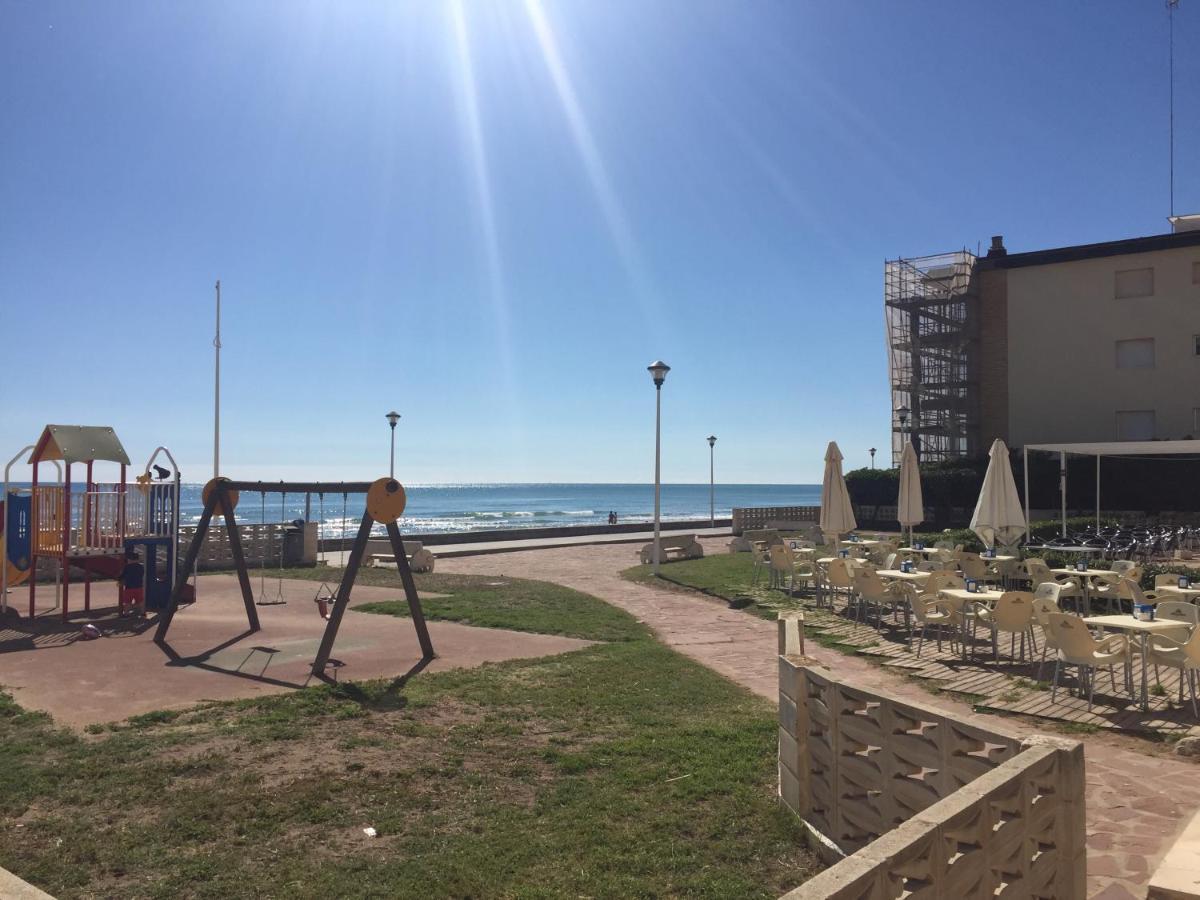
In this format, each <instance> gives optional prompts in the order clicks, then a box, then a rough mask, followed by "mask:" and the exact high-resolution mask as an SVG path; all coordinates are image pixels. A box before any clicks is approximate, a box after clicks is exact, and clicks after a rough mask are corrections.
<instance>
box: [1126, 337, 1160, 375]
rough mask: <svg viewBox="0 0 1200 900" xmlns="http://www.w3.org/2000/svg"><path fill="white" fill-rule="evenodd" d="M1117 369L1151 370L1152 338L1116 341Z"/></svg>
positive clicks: (1152, 363)
mask: <svg viewBox="0 0 1200 900" xmlns="http://www.w3.org/2000/svg"><path fill="white" fill-rule="evenodd" d="M1117 368H1118V369H1153V368H1154V338H1135V339H1134V340H1131V341H1117Z"/></svg>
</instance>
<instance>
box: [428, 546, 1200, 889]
mask: <svg viewBox="0 0 1200 900" xmlns="http://www.w3.org/2000/svg"><path fill="white" fill-rule="evenodd" d="M704 543H705V544H706V550H707V551H708V552H710V553H714V552H724V551H725V547H724V543H726V542H723V541H720V540H715V539H713V540H706V541H705V542H704ZM636 561H637V560H636V557H635V554H634V551H633V550H631V549H630V548H629V547H628V546H623V545H609V546H590V547H571V548H560V549H547V550H539V551H536V552H529V551H526V552H516V553H507V554H505V555H504V556H473V557H460V558H457V559H449V560H446V561H445V563H444V565H439V567H438V571H439V572H461V573H477V574H489V575H509V576H515V577H524V578H538V579H542V580H545V581H553V582H555V583H557V584H562V585H565V586H567V587H572V588H575V589H577V590H580V591H584V592H586V593H589V594H592V595H593V596H596V597H600V598H601V599H603V600H606V601H608V602H609V603H612V604H613V605H614V606H618V607H620V608H622V609H625V610H628V611H629V612H630V613H632V614H633V615H635V616H636V617H637V618H638V619H639V620H640V621H642V622H645V623H646V624H647V625H648V626H650V627H651V628H652V629H653V630H654V632H655V633H656V634H657V635H658V637H659V638H660V639H661V640H662V641H663V642H664V643H666V644H667V645H669V646H671V647H674V648H675V649H677V650H679V651H680V652H681V653H684V654H686V655H687V656H690V657H692V658H693V659H695V660H697V661H698V662H700V663H703V664H704V665H706V666H708V667H709V668H711V669H713V670H714V671H717V672H719V673H721V674H722V675H725V676H726V677H728V678H730V679H732V680H734V681H736V682H738V683H739V684H742V685H744V686H746V687H747V688H749V689H750V690H752V691H753V692H754V693H756V694H759V695H760V696H762V697H765V698H766V699H768V700H769V701H771V703H772V704H774V703H776V702H777V699H778V695H777V685H778V669H777V663H776V650H777V643H776V642H777V637H776V626H775V624H774V623H773V622H767V621H765V620H762V619H759V618H756V617H754V616H752V615H748V614H746V613H741V612H737V611H734V610H730V609H728V608H726V607H725V606H724V605H722V604H721V603H719V602H718V601H714V600H709V599H707V598H705V597H703V596H700V595H697V594H690V593H685V592H678V591H668V590H661V589H658V588H653V587H648V586H643V585H639V584H633V583H631V582H628V581H625V580H624V579H622V578H621V577H620V574H619V573H620V572H621V570H622V569H625V568H628V567H629V566H631V565H634V564H635V563H636ZM807 652H808V655H809V656H811V657H813V658H815V659H816V660H818V661H819V662H820V663H822V664H823V665H826V666H828V667H830V668H836V669H837V671H838V673H839V675H843V676H846V677H848V678H852V679H854V680H855V681H856V682H858V683H859V684H861V685H863V686H864V687H868V688H872V689H877V690H882V691H886V692H887V693H888V694H889V695H891V696H895V697H900V698H904V699H910V700H914V701H918V702H921V703H925V704H929V705H933V706H939V707H943V708H945V709H947V710H950V711H952V712H954V713H955V714H956V715H958V716H960V717H963V718H966V719H967V720H969V721H974V722H977V723H980V724H982V725H984V726H985V727H986V726H988V725H990V724H991V722H993V721H994V719H990V718H989V717H986V716H980V715H977V714H975V713H973V712H971V710H970V708H969V707H968V706H966V705H965V704H962V703H958V702H955V701H953V700H950V699H947V698H945V697H941V696H932V695H930V694H929V693H927V692H926V691H923V690H921V688H919V687H917V686H916V685H914V684H912V683H910V682H909V681H906V680H905V679H903V678H901V677H898V676H897V675H896V674H895V673H892V672H889V671H887V670H884V669H883V668H881V667H879V666H876V665H872V664H871V663H869V662H868V661H866V660H865V659H859V658H856V657H853V656H846V655H843V654H841V653H839V652H837V651H834V650H827V649H825V648H823V647H820V646H815V645H812V644H810V645H809V647H808V648H807ZM1003 722H1004V726H1005V727H1006V729H1008V730H1010V731H1014V730H1015V731H1018V732H1024V733H1033V732H1034V731H1035V730H1036V729H1034V728H1032V727H1031V726H1030V725H1028V724H1027V723H1025V722H1023V721H1021V720H1017V719H1007V718H1006V719H1004V720H1003ZM1083 740H1084V742H1085V743H1086V744H1087V748H1086V751H1085V753H1086V760H1087V785H1088V795H1087V824H1088V896H1090V897H1096V898H1104V900H1121V898H1130V897H1145V896H1146V886H1147V883H1148V881H1149V877H1150V873H1151V872H1152V871H1153V869H1154V867H1155V866H1156V865H1157V864H1158V861H1159V860H1160V859H1161V858H1162V856H1163V854H1165V853H1166V851H1167V849H1168V848H1169V847H1170V845H1171V843H1172V842H1173V841H1174V839H1175V837H1176V836H1177V835H1178V834H1179V833H1180V832H1181V831H1182V830H1183V827H1184V826H1185V825H1186V824H1187V822H1188V820H1189V819H1190V818H1191V816H1192V815H1193V814H1194V813H1195V812H1196V811H1197V810H1198V809H1200V777H1198V776H1200V768H1197V766H1196V765H1194V764H1192V763H1189V762H1186V761H1182V760H1177V759H1171V758H1164V757H1156V756H1149V755H1144V754H1140V753H1136V752H1132V751H1129V750H1123V749H1120V748H1117V747H1114V746H1111V745H1110V744H1107V743H1104V742H1100V741H1093V742H1090V743H1089V742H1088V736H1087V735H1084V736H1083Z"/></svg>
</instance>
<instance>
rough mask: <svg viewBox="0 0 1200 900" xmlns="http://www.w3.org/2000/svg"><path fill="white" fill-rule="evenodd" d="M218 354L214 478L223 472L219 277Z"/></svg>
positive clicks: (219, 292)
mask: <svg viewBox="0 0 1200 900" xmlns="http://www.w3.org/2000/svg"><path fill="white" fill-rule="evenodd" d="M213 350H214V352H215V354H216V365H215V369H214V383H213V478H217V477H219V476H220V474H221V281H220V279H217V334H216V337H214V338H213Z"/></svg>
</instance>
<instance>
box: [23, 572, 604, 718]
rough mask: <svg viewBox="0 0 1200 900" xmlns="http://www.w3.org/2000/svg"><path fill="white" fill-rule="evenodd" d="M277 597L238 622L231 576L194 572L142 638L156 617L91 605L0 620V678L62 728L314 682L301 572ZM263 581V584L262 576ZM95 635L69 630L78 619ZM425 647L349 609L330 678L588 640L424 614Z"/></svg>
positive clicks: (534, 651) (314, 629)
mask: <svg viewBox="0 0 1200 900" xmlns="http://www.w3.org/2000/svg"><path fill="white" fill-rule="evenodd" d="M281 584H282V592H283V596H284V598H285V600H286V601H287V602H286V603H283V604H278V605H275V606H272V607H270V608H268V609H263V610H262V611H261V612H260V616H259V619H260V622H261V625H262V627H261V629H260V630H259V631H257V632H250V631H248V629H247V628H246V620H245V611H244V607H243V603H242V595H241V589H240V586H239V584H238V579H237V577H236V576H235V575H201V576H200V577H199V587H198V591H197V593H198V595H199V596H201V597H202V598H203V601H202V602H197V603H195V604H191V605H188V606H184V607H181V608H180V611H179V613H178V615H177V616H176V617H175V620H174V623H173V625H172V627H171V632H170V637H169V641H168V642H167V643H166V644H162V645H160V644H158V643H156V642H155V640H154V628H155V626H156V624H157V620H156V617H151V618H150V619H148V620H146V621H138V622H134V621H130V620H129V619H121V618H118V617H114V616H113V611H112V610H111V609H107V610H97V611H95V612H94V614H93V615H89V616H88V617H86V618H84V617H81V618H77V619H76V618H73V619H72V621H71V622H70V623H69V624H67V625H65V626H64V625H63V623H62V622H61V621H58V620H57V617H56V616H54V615H48V616H46V617H44V620H43V621H39V623H38V627H37V628H36V629H35V630H34V631H32V632H31V631H29V630H27V629H24V628H20V629H18V628H13V627H11V626H9V627H6V628H4V629H3V630H2V631H0V661H2V665H3V679H2V680H3V684H4V687H5V689H7V690H8V691H10V692H11V693H12V694H13V697H14V699H15V700H16V701H17V702H18V703H19V704H20V705H21V706H23V707H24V708H26V709H37V710H42V711H44V712H48V713H50V714H51V715H52V716H53V717H54V719H55V721H57V722H60V723H62V724H65V725H71V726H74V727H83V726H87V725H90V724H95V723H100V722H113V721H119V720H122V719H125V718H128V717H130V716H135V715H139V714H142V713H147V712H151V711H156V710H163V709H182V708H184V707H187V706H191V705H193V704H195V703H199V702H201V701H203V700H233V699H240V698H247V697H258V696H263V695H266V694H277V693H281V692H285V691H289V690H295V689H297V688H302V687H307V686H310V685H313V684H320V683H321V682H320V681H319V680H318V679H317V677H316V676H315V675H314V674H313V672H312V660H313V657H314V656H315V655H316V652H317V649H318V645H319V644H320V641H321V635H322V631H323V627H324V624H325V623H324V622H323V621H322V620H321V619H320V618H319V617H318V616H317V614H316V612H315V609H314V605H313V591H314V587H315V585H314V584H313V583H312V582H311V581H300V580H294V579H284V580H283V581H282V582H281ZM271 587H272V591H274V590H275V583H274V582H273V583H272V585H271ZM403 596H404V595H403V591H402V590H397V589H395V588H383V587H367V586H360V587H358V588H357V589H356V591H355V601H356V603H364V604H365V603H376V602H389V601H396V600H402V599H403ZM89 621H91V622H96V623H99V624H100V625H101V631H102V632H103V633H104V635H105V636H104V637H101V638H97V639H95V640H83V639H81V638H80V626H81V625H82V624H83V623H85V622H89ZM429 631H430V635H431V637H432V639H433V641H434V644H435V646H436V647H437V648H438V655H437V656H436V658H434V659H432V660H429V661H427V662H424V663H423V662H422V652H421V647H420V644H419V642H418V640H417V636H416V634H415V632H414V630H413V627H412V622H411V621H409V620H408V619H405V618H397V617H394V616H379V615H370V614H366V613H359V612H354V611H353V610H351V612H350V613H349V614H348V615H347V616H346V617H345V619H344V620H343V622H342V627H341V631H340V633H339V636H338V644H337V654H336V655H335V656H334V658H333V660H334V665H333V666H331V667H330V670H329V671H330V675H329V678H330V680H337V681H349V680H351V679H353V680H355V681H361V680H364V679H372V678H394V677H399V676H404V675H407V674H409V673H412V672H415V671H418V670H428V671H434V672H436V671H444V670H447V669H453V668H462V667H472V666H478V665H482V664H484V663H488V662H500V661H503V660H509V659H527V658H532V657H538V656H548V655H551V654H555V653H563V652H566V651H569V650H577V649H579V648H581V647H586V646H588V645H589V643H590V642H589V641H583V640H578V639H575V638H568V637H559V636H557V635H546V634H530V633H525V632H519V631H511V630H501V629H496V628H476V627H473V626H470V625H462V624H458V623H455V622H430V623H429Z"/></svg>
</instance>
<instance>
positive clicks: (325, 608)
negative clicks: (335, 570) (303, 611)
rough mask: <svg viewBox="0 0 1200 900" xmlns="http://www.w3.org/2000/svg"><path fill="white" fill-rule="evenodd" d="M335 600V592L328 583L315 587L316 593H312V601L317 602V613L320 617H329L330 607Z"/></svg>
mask: <svg viewBox="0 0 1200 900" xmlns="http://www.w3.org/2000/svg"><path fill="white" fill-rule="evenodd" d="M335 600H337V594H335V593H334V592H333V588H331V587H330V586H329V585H327V584H322V585H321V586H320V587H319V588H317V593H316V594H314V595H313V602H314V603H316V604H317V613H318V614H319V615H320V616H321V618H322V619H326V620H328V619H329V612H330V607H331V606H332V605H333V602H334V601H335Z"/></svg>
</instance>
